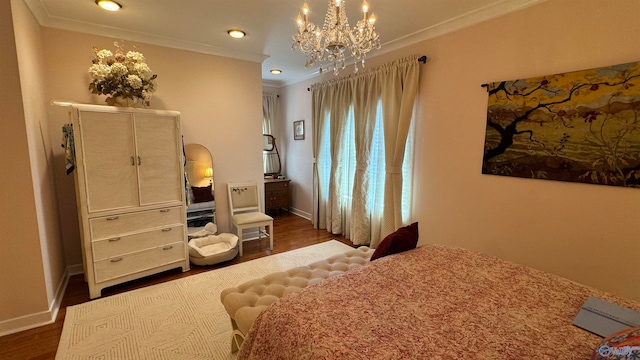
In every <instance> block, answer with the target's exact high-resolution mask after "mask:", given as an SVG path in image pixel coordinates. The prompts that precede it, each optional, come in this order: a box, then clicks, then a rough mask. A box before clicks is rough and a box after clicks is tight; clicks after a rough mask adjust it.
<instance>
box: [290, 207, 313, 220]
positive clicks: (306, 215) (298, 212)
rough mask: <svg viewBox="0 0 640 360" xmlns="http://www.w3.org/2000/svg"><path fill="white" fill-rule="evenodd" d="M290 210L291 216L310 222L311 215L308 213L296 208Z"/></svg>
mask: <svg viewBox="0 0 640 360" xmlns="http://www.w3.org/2000/svg"><path fill="white" fill-rule="evenodd" d="M290 210H291V213H292V214H293V215H297V216H300V217H301V218H304V219H307V220H311V214H309V213H308V212H304V211H302V210H300V209H296V208H291V209H290Z"/></svg>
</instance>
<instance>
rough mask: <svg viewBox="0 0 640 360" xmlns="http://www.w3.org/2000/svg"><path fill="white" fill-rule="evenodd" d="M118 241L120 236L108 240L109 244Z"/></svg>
mask: <svg viewBox="0 0 640 360" xmlns="http://www.w3.org/2000/svg"><path fill="white" fill-rule="evenodd" d="M118 240H120V236H118V237H114V238H111V239H109V242H114V241H118Z"/></svg>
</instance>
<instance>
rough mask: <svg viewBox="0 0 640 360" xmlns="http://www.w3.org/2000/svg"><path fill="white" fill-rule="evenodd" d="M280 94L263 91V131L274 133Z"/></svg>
mask: <svg viewBox="0 0 640 360" xmlns="http://www.w3.org/2000/svg"><path fill="white" fill-rule="evenodd" d="M277 102H278V94H273V93H262V133H263V134H269V135H272V134H273V133H272V131H273V127H272V124H273V120H274V119H275V117H276V104H277Z"/></svg>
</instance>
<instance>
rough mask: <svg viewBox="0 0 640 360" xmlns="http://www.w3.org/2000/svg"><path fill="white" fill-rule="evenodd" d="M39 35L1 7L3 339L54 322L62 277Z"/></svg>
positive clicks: (22, 15)
mask: <svg viewBox="0 0 640 360" xmlns="http://www.w3.org/2000/svg"><path fill="white" fill-rule="evenodd" d="M12 11H13V16H12ZM38 28H39V27H38V26H37V23H34V19H33V17H32V16H31V13H30V12H29V11H28V9H27V8H26V6H25V5H24V3H23V2H22V1H11V2H9V1H3V2H0V42H1V43H2V49H3V51H2V52H1V53H0V68H1V69H2V71H0V83H2V86H1V87H0V114H2V115H0V133H2V134H4V139H3V141H2V142H0V148H1V149H2V150H0V153H1V154H2V155H3V160H4V171H2V175H1V176H0V194H1V195H0V199H1V200H0V334H2V333H3V332H6V331H8V330H10V329H15V328H20V327H22V326H28V325H31V324H33V323H38V322H44V321H47V320H50V319H51V314H48V313H47V311H48V310H49V308H50V306H51V301H52V298H53V295H54V290H56V288H57V287H58V285H59V284H60V283H61V281H62V272H63V270H64V266H63V265H61V263H63V261H64V260H63V259H62V256H61V246H62V245H61V242H60V238H59V236H58V234H59V232H58V227H57V218H56V210H55V209H56V206H55V193H54V192H53V183H52V177H51V170H50V168H49V166H48V162H49V154H50V151H49V150H48V147H49V148H50V146H49V145H48V139H45V138H48V133H47V132H46V127H47V124H46V120H45V122H44V123H40V122H39V120H40V119H42V109H43V106H42V104H39V103H38V102H39V101H41V100H42V99H41V98H40V95H41V94H43V93H44V87H43V86H42V81H41V79H38V77H40V78H41V75H42V71H41V66H42V64H41V62H40V61H41V60H42V57H41V55H40V54H39V53H38V50H39V47H40V38H39V34H38ZM14 29H15V34H14ZM16 43H17V44H16ZM27 72H33V73H32V74H31V75H27V74H26V73H27ZM21 81H22V83H21ZM45 118H46V116H45ZM43 127H44V129H45V130H44V132H42V130H43Z"/></svg>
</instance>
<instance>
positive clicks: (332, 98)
mask: <svg viewBox="0 0 640 360" xmlns="http://www.w3.org/2000/svg"><path fill="white" fill-rule="evenodd" d="M351 101H352V90H351V84H350V83H349V82H343V81H340V82H329V83H326V84H323V85H321V86H316V87H314V90H313V99H312V106H313V107H314V111H313V119H312V121H313V124H314V156H315V157H316V164H315V166H314V168H315V170H316V174H317V178H316V179H314V182H315V183H317V191H318V194H317V199H318V219H315V217H314V222H315V223H317V224H318V226H317V227H319V228H321V229H323V228H326V229H327V230H329V231H330V232H331V233H332V234H343V235H344V236H345V237H347V238H348V236H349V227H348V224H349V222H350V219H349V213H350V211H349V209H350V207H351V204H350V203H348V202H346V201H345V197H346V196H348V192H349V191H348V190H349V189H347V188H345V186H344V182H345V181H347V180H348V179H347V178H346V177H345V169H346V167H347V166H348V165H347V164H346V161H347V159H346V158H345V154H344V146H345V142H344V141H342V139H344V137H345V130H346V123H347V117H348V115H349V110H350V104H351ZM316 143H317V144H322V143H328V144H330V146H329V147H328V148H325V149H320V148H319V147H317V146H316ZM323 150H324V151H323ZM314 210H315V209H314ZM321 218H324V219H321Z"/></svg>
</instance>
